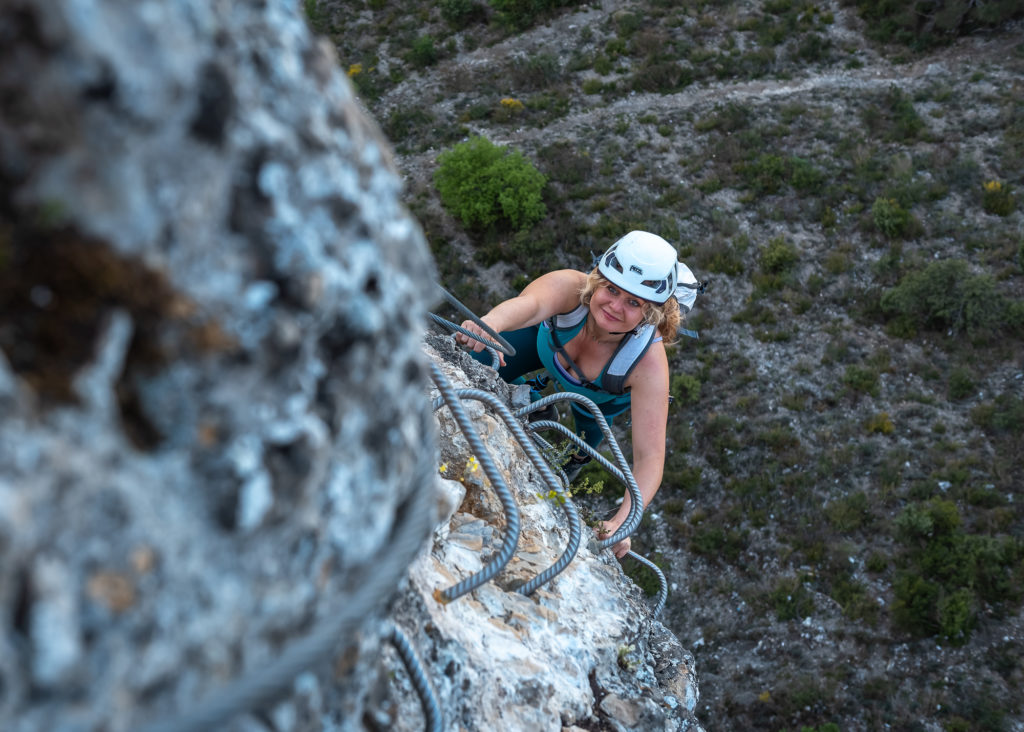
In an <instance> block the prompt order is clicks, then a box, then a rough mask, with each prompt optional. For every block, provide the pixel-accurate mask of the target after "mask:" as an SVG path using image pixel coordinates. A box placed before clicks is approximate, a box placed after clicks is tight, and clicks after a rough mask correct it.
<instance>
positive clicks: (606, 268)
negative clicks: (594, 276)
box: [597, 231, 693, 304]
mask: <svg viewBox="0 0 1024 732" xmlns="http://www.w3.org/2000/svg"><path fill="white" fill-rule="evenodd" d="M683 266H684V267H685V265H683ZM597 271H598V272H600V273H601V274H602V275H603V276H604V278H605V279H607V280H608V281H609V282H611V283H612V284H614V285H618V286H619V287H621V288H622V289H623V290H625V291H626V292H628V293H630V294H632V295H636V296H637V297H641V298H643V299H644V300H650V301H651V302H656V303H658V304H661V303H664V302H665V301H666V300H668V299H669V298H670V297H672V295H674V294H676V276H677V275H676V250H675V249H674V248H673V246H672V245H671V244H669V243H668V242H667V241H665V240H664V239H662V238H661V237H660V236H658V235H657V234H651V233H648V232H646V231H631V232H629V233H628V234H626V235H625V236H624V237H622V238H621V239H619V240H618V241H617V242H615V243H614V244H612V245H611V246H610V247H608V251H606V252H605V253H604V254H602V255H601V259H600V260H598V263H597ZM687 272H689V270H687ZM690 276H691V277H692V276H693V274H692V273H691V274H690Z"/></svg>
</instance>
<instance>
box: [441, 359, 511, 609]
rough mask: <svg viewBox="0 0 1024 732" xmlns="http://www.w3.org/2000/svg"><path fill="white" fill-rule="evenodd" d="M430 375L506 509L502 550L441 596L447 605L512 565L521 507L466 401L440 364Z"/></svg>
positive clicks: (444, 591)
mask: <svg viewBox="0 0 1024 732" xmlns="http://www.w3.org/2000/svg"><path fill="white" fill-rule="evenodd" d="M430 375H431V377H432V378H433V379H434V383H435V384H436V385H437V388H438V391H440V392H441V397H442V398H443V400H444V403H445V404H447V405H448V409H450V410H451V413H452V416H453V417H455V422H456V423H457V424H458V425H459V429H460V430H462V434H463V435H464V436H465V438H466V441H467V442H468V443H469V447H470V449H471V450H472V451H473V454H474V455H476V456H477V460H478V461H479V463H480V467H482V468H483V470H484V474H485V475H486V476H487V478H488V479H489V480H490V481H491V486H493V488H494V492H495V493H496V494H497V495H498V500H499V501H501V505H502V507H503V508H504V509H505V541H504V542H503V543H502V545H501V549H500V550H499V551H498V552H497V554H495V555H494V556H493V557H491V560H490V562H489V563H488V564H487V565H486V566H484V568H483V569H481V570H480V571H479V572H477V573H476V574H473V575H471V576H469V577H467V578H466V579H464V580H462V581H461V582H459V583H458V584H456V585H454V586H452V587H449V588H448V589H446V590H443V591H442V592H440V593H439V595H440V597H439V599H441V600H443V601H444V602H451V601H452V600H454V599H456V598H457V597H461V596H462V595H465V594H466V593H467V592H470V591H472V590H474V589H476V588H477V587H479V586H480V585H482V584H484V583H485V582H487V581H489V580H491V579H492V578H494V577H495V575H497V574H498V572H500V571H501V570H502V568H503V567H504V566H505V565H506V564H508V561H509V560H510V559H511V558H512V555H513V554H514V553H515V550H516V546H517V545H518V544H519V506H518V505H517V504H516V502H515V499H514V498H513V497H512V492H511V491H510V490H509V489H508V486H507V485H506V484H505V479H504V477H502V475H501V472H500V471H499V470H498V467H497V466H496V465H495V464H494V460H493V459H492V458H491V454H490V453H489V452H488V451H487V448H486V447H485V446H484V443H483V440H481V439H480V435H479V433H477V431H476V428H475V427H474V426H473V422H472V421H471V420H470V419H469V415H467V414H466V410H465V409H463V407H462V402H460V401H459V397H458V395H457V394H456V393H455V389H454V388H453V387H452V385H451V384H450V383H448V379H447V378H445V375H444V374H443V373H442V372H441V369H440V367H438V365H437V364H436V363H433V362H431V364H430Z"/></svg>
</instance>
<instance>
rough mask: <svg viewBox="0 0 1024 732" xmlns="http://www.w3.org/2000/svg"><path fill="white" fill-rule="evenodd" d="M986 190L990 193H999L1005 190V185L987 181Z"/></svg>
mask: <svg viewBox="0 0 1024 732" xmlns="http://www.w3.org/2000/svg"><path fill="white" fill-rule="evenodd" d="M985 190H986V191H987V192H988V193H999V192H1000V191H1001V190H1003V184H1002V183H1000V182H999V181H997V180H989V181H985Z"/></svg>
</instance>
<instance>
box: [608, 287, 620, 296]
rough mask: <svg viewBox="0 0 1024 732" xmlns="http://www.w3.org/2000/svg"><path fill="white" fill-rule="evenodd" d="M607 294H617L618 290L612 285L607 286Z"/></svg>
mask: <svg viewBox="0 0 1024 732" xmlns="http://www.w3.org/2000/svg"><path fill="white" fill-rule="evenodd" d="M608 292H609V293H611V294H612V295H618V294H619V290H618V288H616V287H615V286H614V285H608Z"/></svg>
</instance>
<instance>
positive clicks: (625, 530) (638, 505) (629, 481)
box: [514, 391, 644, 549]
mask: <svg viewBox="0 0 1024 732" xmlns="http://www.w3.org/2000/svg"><path fill="white" fill-rule="evenodd" d="M560 401H563V402H564V401H568V402H576V403H577V404H579V405H581V406H583V407H584V408H585V409H587V411H589V412H590V413H591V415H592V416H593V417H594V421H596V422H597V425H598V427H600V428H601V432H602V433H603V434H604V436H605V439H606V440H608V447H609V448H610V449H611V451H612V455H613V457H614V458H615V462H616V463H617V464H618V466H619V470H620V472H621V473H622V476H623V477H624V478H625V479H626V480H625V483H626V489H627V490H628V491H629V496H630V502H629V513H627V514H626V520H625V521H624V522H623V523H622V526H620V527H619V530H618V531H616V532H615V533H614V534H612V535H611V536H609V537H608V538H606V539H600V540H598V543H597V545H598V547H600V548H601V549H605V548H607V547H610V546H612V545H613V544H617V543H618V542H620V541H622V540H623V539H625V538H626V537H627V536H629V535H630V534H632V533H633V532H634V531H636V529H637V527H639V526H640V520H641V519H642V518H643V512H644V509H643V505H644V504H643V496H641V494H640V488H639V487H638V486H637V484H636V479H635V478H634V477H633V471H632V469H630V467H629V464H628V463H627V462H626V458H625V457H624V456H623V454H622V450H621V449H619V443H618V442H617V441H616V440H615V435H613V434H612V430H611V428H610V427H609V426H608V422H607V421H606V420H605V418H604V414H602V413H601V410H600V409H599V408H598V406H597V405H596V404H594V402H593V401H592V400H591V399H588V398H587V397H585V396H583V395H582V394H576V393H575V392H571V391H560V392H557V393H555V394H549V395H548V396H546V397H541V398H540V399H538V400H537V401H535V402H533V403H531V404H529V405H528V406H525V407H523V408H522V409H518V410H516V411H515V413H514V414H515V416H516V417H524V416H526V415H528V414H530V413H531V412H535V411H537V410H540V409H543V408H544V407H546V406H548V405H549V404H554V403H556V402H560Z"/></svg>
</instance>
